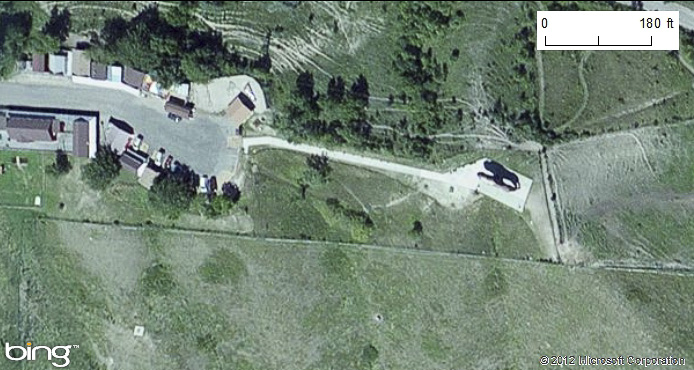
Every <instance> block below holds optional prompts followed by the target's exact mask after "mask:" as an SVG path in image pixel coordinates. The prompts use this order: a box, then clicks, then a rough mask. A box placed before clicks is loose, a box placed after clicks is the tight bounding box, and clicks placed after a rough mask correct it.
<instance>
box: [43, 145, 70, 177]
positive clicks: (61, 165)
mask: <svg viewBox="0 0 694 370" xmlns="http://www.w3.org/2000/svg"><path fill="white" fill-rule="evenodd" d="M71 169H72V164H71V163H70V159H69V158H68V156H67V153H65V152H63V151H62V150H58V151H57V152H55V162H53V163H52V164H50V165H48V166H46V173H47V174H49V175H53V176H61V175H65V174H66V173H68V172H70V170H71Z"/></svg>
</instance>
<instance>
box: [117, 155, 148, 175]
mask: <svg viewBox="0 0 694 370" xmlns="http://www.w3.org/2000/svg"><path fill="white" fill-rule="evenodd" d="M146 162H147V158H146V157H144V156H143V155H141V154H139V153H136V152H134V151H132V150H126V151H125V152H123V155H121V156H120V164H121V166H123V169H125V170H127V171H128V172H132V173H133V174H135V175H137V174H138V172H140V167H142V166H146Z"/></svg>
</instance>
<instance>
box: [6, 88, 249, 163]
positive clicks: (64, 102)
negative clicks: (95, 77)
mask: <svg viewBox="0 0 694 370" xmlns="http://www.w3.org/2000/svg"><path fill="white" fill-rule="evenodd" d="M0 104H1V105H22V106H31V107H48V108H68V109H83V110H94V111H99V112H100V114H101V117H100V118H101V121H102V122H107V121H108V118H109V117H110V116H113V117H116V118H118V119H121V120H123V121H126V122H128V123H129V124H130V125H131V126H133V128H134V129H135V131H136V133H141V134H142V135H144V137H145V142H147V143H148V144H149V146H150V151H151V152H152V151H156V150H157V149H158V148H159V147H163V148H165V149H166V152H167V153H168V154H171V155H173V156H174V158H175V159H177V160H179V161H180V162H182V163H185V164H187V165H188V166H190V167H191V168H192V169H193V170H195V172H197V173H199V174H210V175H212V174H217V173H219V172H222V171H229V172H232V171H233V170H234V168H235V166H236V162H237V159H238V151H239V150H238V148H230V147H228V143H229V140H228V137H229V136H231V135H232V134H233V132H232V128H231V125H230V124H229V123H228V122H227V121H226V120H225V119H224V118H223V117H221V116H211V115H205V114H202V113H200V114H199V115H197V116H196V117H195V118H194V119H193V120H185V121H181V122H179V123H174V122H173V121H171V120H169V119H168V118H167V117H166V113H165V112H164V101H163V100H161V99H158V98H153V97H152V98H140V97H135V96H132V95H130V94H127V93H125V92H121V91H117V90H112V89H105V88H96V87H90V86H83V85H77V84H74V83H72V82H71V81H70V80H68V79H65V78H53V77H51V76H45V77H44V76H39V75H30V74H28V75H20V76H18V77H15V78H14V79H13V80H12V81H10V82H3V83H0ZM102 133H103V127H102ZM101 137H102V138H103V135H102V136H101Z"/></svg>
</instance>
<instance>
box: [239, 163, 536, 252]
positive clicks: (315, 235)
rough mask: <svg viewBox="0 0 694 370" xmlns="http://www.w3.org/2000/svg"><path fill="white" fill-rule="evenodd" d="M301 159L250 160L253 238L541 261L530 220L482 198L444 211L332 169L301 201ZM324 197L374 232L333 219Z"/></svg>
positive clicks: (372, 178)
mask: <svg viewBox="0 0 694 370" xmlns="http://www.w3.org/2000/svg"><path fill="white" fill-rule="evenodd" d="M480 154H482V153H480ZM490 154H491V153H490ZM497 154H499V153H497ZM305 158H306V157H305V156H303V155H300V154H295V153H291V152H283V151H278V150H262V151H258V152H257V153H255V154H253V156H252V161H253V163H254V164H255V167H256V169H257V172H256V173H255V174H253V175H252V177H251V179H250V180H249V181H248V182H247V183H246V186H245V188H247V189H248V192H247V195H248V197H249V199H248V200H247V203H246V204H247V205H248V209H249V214H250V216H251V217H252V218H253V221H254V225H255V230H254V233H255V234H256V235H264V236H273V237H288V238H299V239H306V238H310V239H312V240H332V241H350V242H357V243H373V244H378V245H387V246H395V247H404V248H420V249H427V250H436V251H446V252H454V253H455V252H465V253H476V254H498V255H501V256H506V257H526V256H532V257H536V258H541V257H544V254H543V253H544V252H543V251H542V249H541V248H539V247H538V243H537V240H536V238H535V236H534V234H533V230H532V229H531V228H530V226H529V225H528V220H529V215H527V214H524V215H519V214H517V213H516V212H515V211H513V210H511V209H509V208H507V207H505V206H503V205H501V204H499V203H497V202H494V201H492V200H490V199H486V198H480V199H478V200H476V201H475V202H474V203H472V204H471V205H469V206H467V207H464V208H462V209H450V208H448V207H444V206H442V205H440V204H438V203H437V202H435V201H434V199H432V198H430V197H429V196H428V195H426V194H424V193H422V192H421V191H419V190H418V188H417V187H416V186H415V185H414V184H413V183H412V182H411V180H408V179H406V178H400V177H389V176H385V175H383V174H380V173H376V172H372V171H369V170H365V169H359V168H356V167H353V166H347V165H342V164H340V163H332V164H331V166H332V168H333V171H332V174H331V179H330V181H329V182H328V183H327V184H320V185H317V186H312V187H310V188H309V189H308V190H307V192H306V199H303V198H302V196H301V191H300V187H299V185H298V182H297V179H299V178H300V177H301V175H302V173H303V171H304V170H305V169H306V168H307V167H306V164H305V163H306V159H305ZM479 158H480V157H477V158H476V159H479ZM519 158H522V156H517V157H516V161H515V162H511V163H510V165H512V166H515V167H513V168H514V169H515V168H516V167H517V168H518V170H519V171H521V172H522V173H525V174H527V175H529V176H533V175H535V172H534V171H538V169H537V164H536V163H535V164H534V165H535V167H534V168H533V167H532V166H533V162H532V159H531V157H528V158H526V160H527V162H525V163H523V162H524V161H523V160H522V159H519ZM476 159H475V160H476ZM498 159H499V160H503V159H502V158H498ZM470 160H472V158H470ZM457 163H458V166H461V165H463V164H465V163H467V162H465V161H463V160H462V158H461V159H460V160H459V161H458V162H457ZM504 163H506V162H504ZM523 164H524V165H525V167H524V166H523ZM249 167H253V166H249ZM531 168H533V170H531ZM249 172H250V171H249ZM538 172H539V171H538ZM329 198H336V199H339V200H340V202H341V203H342V204H343V205H344V206H345V207H347V208H349V209H353V210H357V211H365V212H366V213H367V214H368V215H369V216H370V217H371V219H372V220H373V223H374V227H373V228H370V229H364V228H363V227H361V225H359V224H355V223H354V222H349V221H347V220H344V219H342V218H339V217H336V216H335V215H334V214H333V213H331V211H330V210H329V209H328V207H327V206H326V200H327V199H329ZM278 210H282V211H281V212H279V211H278ZM415 221H420V222H421V223H422V225H423V232H422V233H421V234H416V233H414V232H413V231H412V230H413V224H414V222H415Z"/></svg>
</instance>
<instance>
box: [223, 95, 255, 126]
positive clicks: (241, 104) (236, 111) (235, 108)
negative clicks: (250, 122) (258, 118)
mask: <svg viewBox="0 0 694 370" xmlns="http://www.w3.org/2000/svg"><path fill="white" fill-rule="evenodd" d="M254 109H255V104H253V102H252V101H251V98H249V97H248V96H247V95H246V94H244V93H242V92H241V93H239V95H237V96H236V98H234V100H232V101H231V104H229V107H228V108H227V116H228V117H229V118H230V119H231V123H232V124H233V125H234V126H235V127H238V126H241V125H242V124H243V123H244V122H246V120H247V119H248V118H249V117H250V116H251V115H253V110H254Z"/></svg>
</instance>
